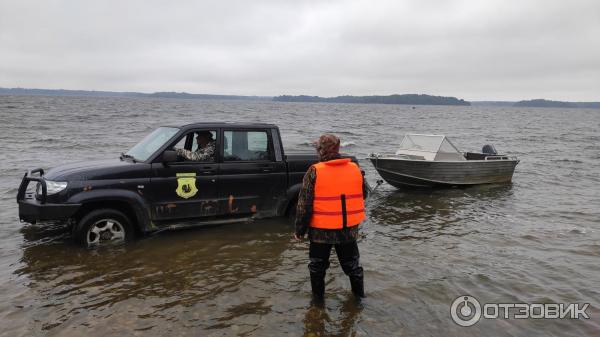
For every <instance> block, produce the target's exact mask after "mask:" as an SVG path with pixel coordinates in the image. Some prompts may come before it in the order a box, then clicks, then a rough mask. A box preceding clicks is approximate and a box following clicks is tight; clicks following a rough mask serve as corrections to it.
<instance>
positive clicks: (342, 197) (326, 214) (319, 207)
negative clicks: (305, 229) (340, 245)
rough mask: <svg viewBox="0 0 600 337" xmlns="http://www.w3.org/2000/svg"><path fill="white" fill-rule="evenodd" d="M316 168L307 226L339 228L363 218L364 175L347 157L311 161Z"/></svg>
mask: <svg viewBox="0 0 600 337" xmlns="http://www.w3.org/2000/svg"><path fill="white" fill-rule="evenodd" d="M313 167H314V168H315V169H316V171H317V179H316V182H315V196H314V201H313V214H312V218H311V221H310V227H314V228H322V229H342V228H346V227H352V226H356V225H358V224H359V223H360V222H361V221H362V220H363V219H364V218H365V204H364V201H363V190H362V186H363V177H362V174H361V172H360V169H359V168H358V165H356V164H355V163H353V162H351V161H350V158H343V159H334V160H330V161H326V162H320V163H317V164H314V165H313Z"/></svg>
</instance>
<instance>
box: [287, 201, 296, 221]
mask: <svg viewBox="0 0 600 337" xmlns="http://www.w3.org/2000/svg"><path fill="white" fill-rule="evenodd" d="M297 205H298V199H297V198H294V199H293V200H292V201H291V202H290V204H289V205H288V207H287V211H286V212H285V213H286V214H285V215H286V218H287V221H288V223H289V224H291V225H293V224H294V222H295V221H296V206H297Z"/></svg>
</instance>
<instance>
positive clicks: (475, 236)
mask: <svg viewBox="0 0 600 337" xmlns="http://www.w3.org/2000/svg"><path fill="white" fill-rule="evenodd" d="M219 120H224V121H253V122H271V123H276V124H278V125H279V126H280V128H281V131H282V135H283V138H284V144H285V146H286V148H290V149H294V148H295V149H309V148H310V147H309V144H310V142H311V141H312V140H313V139H314V138H316V137H318V136H319V135H320V134H321V133H323V132H334V133H337V134H338V135H339V136H340V137H341V138H342V142H343V143H344V144H345V147H344V151H345V152H348V153H351V154H354V155H356V156H357V157H359V158H364V157H366V156H367V155H368V154H369V153H371V152H383V151H390V150H393V149H394V147H395V146H396V145H397V143H398V142H399V140H400V138H399V137H400V136H401V135H403V134H404V133H408V132H421V133H441V134H446V135H448V136H449V137H451V139H452V140H453V141H454V143H455V145H457V146H458V147H459V148H460V149H462V150H464V151H477V150H479V149H480V148H481V146H482V145H483V144H486V143H493V144H494V145H495V146H496V148H497V149H499V150H500V151H503V152H508V153H510V154H514V155H517V156H519V158H520V159H521V163H520V164H519V165H518V166H517V169H516V172H515V176H514V179H513V183H512V184H510V185H489V186H479V187H471V188H460V189H459V188H456V189H446V190H397V189H394V188H393V187H391V186H389V185H386V184H384V185H382V186H381V187H380V188H379V190H378V191H377V193H376V194H374V195H373V196H372V198H371V199H370V200H369V203H368V207H367V208H368V218H367V220H366V221H365V223H364V224H363V225H362V229H361V231H362V238H361V240H360V242H359V246H360V249H361V259H362V263H363V267H364V268H365V283H366V291H367V296H368V297H367V298H366V299H365V300H364V301H363V302H362V303H361V304H357V303H356V302H355V301H354V300H353V298H352V296H351V295H350V292H349V282H348V280H347V279H346V277H345V276H344V275H343V273H342V271H341V269H340V267H339V265H338V264H337V261H335V259H332V266H331V268H330V271H329V273H328V276H327V298H326V305H325V308H324V309H319V308H311V307H310V304H309V302H310V282H309V278H308V270H307V268H306V264H307V254H308V251H307V244H306V243H297V242H294V241H293V240H291V233H292V227H291V226H290V225H289V224H287V223H286V221H285V220H284V219H268V220H260V221H255V222H253V223H249V224H248V223H247V224H234V225H226V226H220V227H210V228H200V229H192V230H182V231H174V232H162V233H160V234H157V235H153V236H150V237H147V238H143V239H141V240H137V241H135V242H132V243H128V244H126V245H123V246H119V247H112V248H105V249H96V250H86V249H83V248H80V247H78V246H76V245H75V244H74V243H72V242H71V239H70V237H69V234H68V233H67V232H65V230H64V228H63V227H62V226H60V225H54V224H47V225H40V224H38V225H35V226H34V225H26V224H20V223H19V220H18V211H17V205H16V202H15V195H16V191H17V187H18V184H19V182H20V179H21V177H22V174H23V172H24V171H25V170H26V169H27V168H33V167H40V166H41V167H44V168H48V167H52V166H55V165H58V164H60V163H64V162H69V161H75V160H88V159H99V158H114V157H117V156H118V154H119V153H120V152H122V151H124V150H126V149H128V148H129V147H131V146H132V145H133V144H134V143H136V142H137V141H138V140H139V139H141V137H143V136H144V135H145V134H146V133H148V132H149V131H151V130H152V129H153V128H155V127H156V126H159V125H163V124H178V123H188V122H194V121H219ZM0 121H1V126H0V127H1V128H2V129H1V131H2V132H0V141H1V143H2V144H3V146H2V150H1V151H2V161H0V173H1V174H0V206H1V207H0V296H1V297H0V298H1V299H2V301H0V326H1V327H2V329H1V331H0V333H1V334H2V335H6V336H30V335H50V336H53V335H69V336H104V335H106V334H115V335H125V334H126V335H145V336H147V335H150V336H160V335H165V334H167V333H168V334H171V335H173V336H179V335H202V336H223V335H225V336H228V335H240V336H265V335H269V336H287V335H289V336H302V335H306V336H319V335H331V336H349V335H350V336H363V335H367V336H397V335H431V336H448V335H466V336H480V335H488V336H489V335H497V336H564V335H570V336H586V335H587V336H597V335H598V334H600V268H599V265H600V264H599V262H600V211H599V209H600V175H599V174H598V172H599V168H600V145H599V144H600V134H599V133H598V130H599V129H600V110H583V109H533V108H529V109H526V108H490V107H433V106H417V107H416V108H415V109H412V108H411V107H410V106H397V105H345V104H306V103H275V102H239V101H202V100H167V99H131V98H74V97H27V96H0ZM361 164H362V166H363V167H364V168H365V169H366V170H367V178H368V180H369V181H370V182H371V184H372V185H373V184H374V182H375V181H376V180H377V179H379V177H378V176H377V173H376V172H375V171H374V170H373V168H372V166H371V165H370V163H368V162H367V161H366V160H361ZM463 294H469V295H472V296H474V297H476V298H477V299H478V300H479V301H480V302H485V303H492V302H494V303H495V302H498V303H513V302H516V303H520V302H529V303H532V302H543V303H572V302H580V303H590V308H589V309H588V311H587V312H588V313H589V314H590V316H591V318H590V319H587V320H586V319H580V320H566V319H563V320H534V319H528V320H515V319H510V320H505V319H497V320H486V319H482V320H481V321H480V322H479V323H477V324H476V325H474V326H472V327H469V328H464V327H460V326H458V325H456V324H455V323H453V322H452V320H451V318H450V305H451V303H452V301H453V300H454V299H455V298H456V297H458V296H459V295H463Z"/></svg>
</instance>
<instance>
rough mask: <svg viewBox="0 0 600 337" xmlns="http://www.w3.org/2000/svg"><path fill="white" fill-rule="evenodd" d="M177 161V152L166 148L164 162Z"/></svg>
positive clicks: (163, 156)
mask: <svg viewBox="0 0 600 337" xmlns="http://www.w3.org/2000/svg"><path fill="white" fill-rule="evenodd" d="M175 161H177V152H175V151H173V150H166V151H165V152H163V155H162V162H163V163H172V162H175Z"/></svg>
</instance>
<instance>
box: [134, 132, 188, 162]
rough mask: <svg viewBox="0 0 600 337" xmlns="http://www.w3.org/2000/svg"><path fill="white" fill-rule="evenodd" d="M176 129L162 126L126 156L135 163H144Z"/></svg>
mask: <svg viewBox="0 0 600 337" xmlns="http://www.w3.org/2000/svg"><path fill="white" fill-rule="evenodd" d="M178 131H179V129H178V128H173V127H165V126H162V127H160V128H158V129H156V130H154V131H152V133H150V134H149V135H147V136H146V137H144V139H142V141H140V142H139V143H137V144H136V145H135V146H134V147H132V148H131V150H129V151H127V153H126V155H127V156H131V157H133V159H135V160H137V161H146V160H147V159H148V158H149V157H150V156H151V155H152V154H153V153H154V152H156V150H158V149H159V148H160V147H161V146H163V145H164V144H165V143H166V142H168V141H169V140H170V139H171V138H172V137H173V136H174V135H175V134H176V133H177V132H178Z"/></svg>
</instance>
